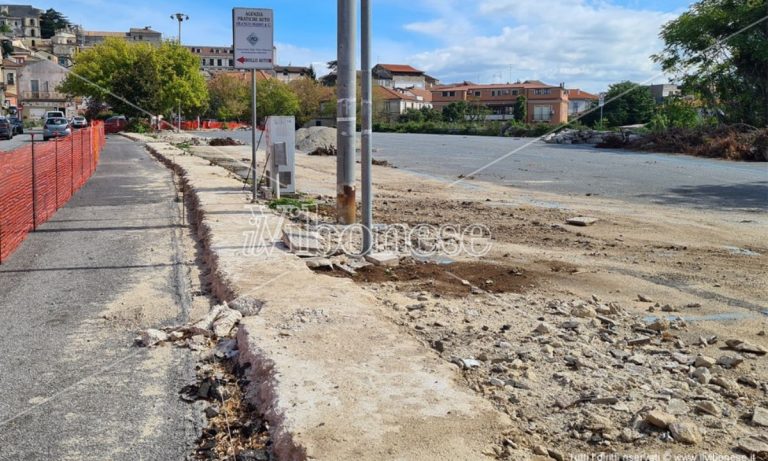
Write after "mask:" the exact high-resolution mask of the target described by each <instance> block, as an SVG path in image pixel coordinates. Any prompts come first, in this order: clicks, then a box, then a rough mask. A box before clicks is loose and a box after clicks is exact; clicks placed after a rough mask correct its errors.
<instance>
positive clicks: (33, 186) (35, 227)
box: [31, 133, 37, 231]
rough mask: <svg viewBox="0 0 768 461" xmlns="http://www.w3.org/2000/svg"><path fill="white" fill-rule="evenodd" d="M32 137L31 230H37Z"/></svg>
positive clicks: (33, 136) (33, 140) (33, 141)
mask: <svg viewBox="0 0 768 461" xmlns="http://www.w3.org/2000/svg"><path fill="white" fill-rule="evenodd" d="M31 136H32V230H33V231H35V230H37V189H36V181H35V135H34V133H33V134H31Z"/></svg>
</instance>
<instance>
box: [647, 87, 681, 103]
mask: <svg viewBox="0 0 768 461" xmlns="http://www.w3.org/2000/svg"><path fill="white" fill-rule="evenodd" d="M648 88H649V89H650V90H651V95H652V96H653V99H655V100H656V104H661V103H663V102H664V100H665V99H667V98H668V97H670V96H680V95H681V94H682V93H681V91H680V88H679V87H678V86H677V85H673V84H669V83H663V84H658V85H650V86H649V87H648Z"/></svg>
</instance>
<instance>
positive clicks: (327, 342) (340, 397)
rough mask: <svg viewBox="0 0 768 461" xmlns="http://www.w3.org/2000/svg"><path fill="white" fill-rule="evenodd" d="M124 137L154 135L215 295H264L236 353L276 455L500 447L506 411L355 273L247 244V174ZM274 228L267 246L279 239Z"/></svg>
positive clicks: (345, 456) (385, 456)
mask: <svg viewBox="0 0 768 461" xmlns="http://www.w3.org/2000/svg"><path fill="white" fill-rule="evenodd" d="M126 137H128V138H129V139H133V140H136V141H140V142H145V143H147V147H148V149H149V150H150V152H151V153H152V155H154V156H155V157H157V158H158V159H159V160H160V161H161V162H163V163H164V164H166V165H168V166H169V168H171V169H172V170H173V171H175V172H176V173H177V174H178V175H179V177H180V178H181V181H182V184H183V186H184V190H185V191H186V193H185V197H186V200H187V203H188V205H189V207H190V210H192V213H193V215H194V222H195V224H196V225H197V229H198V230H197V232H198V236H199V237H200V239H201V242H203V248H204V249H203V252H204V260H205V263H206V264H207V265H208V267H209V268H210V270H211V273H210V275H209V277H210V282H211V289H212V291H213V293H214V294H215V295H216V296H217V297H218V298H219V299H220V300H222V301H232V300H234V299H235V298H238V297H240V296H243V295H247V296H248V297H250V298H252V299H256V300H258V301H260V302H263V303H265V304H264V305H263V307H262V308H261V310H260V313H259V315H258V316H256V317H249V318H246V319H244V320H243V322H242V325H241V328H240V330H239V332H238V346H239V349H240V359H239V360H240V363H241V365H242V366H243V367H246V368H247V372H246V373H247V375H248V377H249V379H250V380H251V384H250V386H249V388H248V390H247V391H248V393H247V398H248V399H249V400H250V401H251V402H253V403H254V404H255V405H256V406H257V408H259V409H260V410H261V411H262V412H263V413H264V415H265V419H266V420H267V421H268V422H269V424H270V431H271V434H272V440H273V444H274V445H273V449H274V453H275V455H276V457H277V458H278V459H281V460H289V461H303V460H307V459H314V460H329V461H331V460H332V461H345V460H350V461H352V460H354V461H366V460H370V461H374V460H376V461H378V460H404V459H419V460H435V461H437V460H441V461H442V460H444V459H452V460H467V461H469V460H472V461H474V460H478V459H489V458H493V457H494V454H493V451H492V450H491V449H490V447H491V446H492V445H493V444H494V443H498V442H499V438H500V436H501V434H502V433H503V432H504V431H505V430H507V429H509V427H510V421H509V418H508V417H507V416H506V415H504V414H502V413H500V412H498V411H497V410H495V409H494V408H493V406H492V405H491V404H490V403H489V402H488V401H486V400H485V399H483V398H481V397H479V396H477V395H475V394H474V393H473V392H472V391H470V390H468V389H466V388H465V387H464V386H463V385H462V384H460V383H459V382H460V380H461V378H460V374H459V373H458V372H457V370H456V368H455V367H454V366H453V365H450V364H448V363H446V362H445V361H443V360H442V359H440V358H439V357H438V356H437V355H436V354H435V353H434V352H433V351H431V350H429V349H428V348H427V347H425V346H424V345H423V344H421V343H420V342H419V341H418V340H416V339H415V338H413V337H412V336H410V335H409V334H407V333H405V332H403V331H402V330H401V329H400V328H399V327H398V326H397V325H395V324H394V323H393V322H392V320H391V319H390V317H389V314H387V313H386V311H385V310H384V308H383V307H382V306H379V305H378V303H377V301H376V300H375V298H373V297H372V296H370V294H368V293H366V292H365V291H364V290H362V289H361V288H360V287H358V286H357V285H355V284H354V283H353V282H352V281H350V280H345V279H338V278H334V277H327V276H322V275H318V274H315V273H313V272H312V271H310V270H309V269H308V268H307V267H306V264H304V263H303V262H302V261H301V260H299V259H298V258H297V257H295V256H294V255H292V254H289V253H286V252H284V251H282V250H280V251H278V252H277V253H274V254H273V253H268V254H267V255H257V256H254V255H251V256H248V255H243V254H239V251H240V250H242V243H241V242H242V239H243V236H242V234H243V230H244V229H249V227H248V221H249V218H251V214H250V212H249V211H247V210H246V207H247V206H248V205H247V203H248V202H247V200H246V198H245V197H244V196H243V195H242V193H239V192H240V186H241V182H239V181H237V180H235V179H233V178H232V175H231V174H230V173H228V172H225V170H223V169H222V168H220V167H214V166H211V165H210V162H208V161H207V160H203V159H201V158H198V157H194V156H191V155H186V154H184V153H182V152H181V151H180V150H178V149H176V148H174V147H172V146H170V145H169V144H166V143H159V142H158V143H156V142H153V141H154V140H153V139H151V138H149V139H148V138H147V137H145V136H141V135H129V136H126ZM264 208H265V207H264ZM263 219H264V223H265V226H266V227H268V228H269V230H271V231H275V230H277V231H279V230H280V229H281V228H282V220H281V219H280V218H279V217H278V216H276V215H274V214H270V213H265V214H264V216H263ZM251 225H252V224H251ZM269 235H272V236H274V235H275V233H274V232H272V233H271V234H269ZM269 235H268V236H266V237H261V238H262V240H260V241H259V242H258V243H259V248H265V247H270V248H272V247H274V246H275V245H276V243H275V242H274V240H272V239H271V238H270V237H269ZM278 235H279V232H278ZM236 245H241V246H240V247H237V246H236ZM246 256H247V257H246ZM285 274H289V276H286V275H285Z"/></svg>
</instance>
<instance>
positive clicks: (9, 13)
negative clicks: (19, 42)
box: [0, 5, 43, 38]
mask: <svg viewBox="0 0 768 461" xmlns="http://www.w3.org/2000/svg"><path fill="white" fill-rule="evenodd" d="M42 14H43V10H40V9H38V8H35V7H33V6H30V5H0V24H4V25H7V26H8V27H9V28H10V29H11V35H12V36H13V37H19V38H24V37H33V38H40V15H42Z"/></svg>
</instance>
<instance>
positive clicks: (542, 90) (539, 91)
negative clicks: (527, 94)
mask: <svg viewBox="0 0 768 461" xmlns="http://www.w3.org/2000/svg"><path fill="white" fill-rule="evenodd" d="M533 94H535V95H537V96H539V95H543V94H549V88H536V89H535V90H533Z"/></svg>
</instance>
